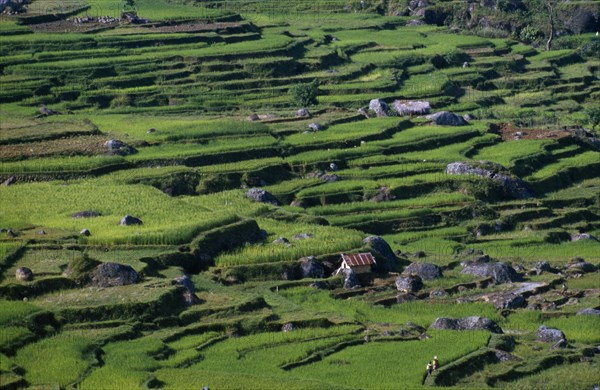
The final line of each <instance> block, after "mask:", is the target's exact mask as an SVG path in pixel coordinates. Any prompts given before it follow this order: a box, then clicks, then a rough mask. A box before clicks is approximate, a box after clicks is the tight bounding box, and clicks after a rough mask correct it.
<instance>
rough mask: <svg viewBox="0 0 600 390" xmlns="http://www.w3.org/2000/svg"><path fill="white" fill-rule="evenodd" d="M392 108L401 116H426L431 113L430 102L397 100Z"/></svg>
mask: <svg viewBox="0 0 600 390" xmlns="http://www.w3.org/2000/svg"><path fill="white" fill-rule="evenodd" d="M392 107H393V108H394V110H395V111H396V112H397V113H398V115H400V116H413V115H425V114H429V112H430V111H431V105H430V104H429V102H426V101H421V100H395V101H394V103H393V104H392Z"/></svg>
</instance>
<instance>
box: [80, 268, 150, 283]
mask: <svg viewBox="0 0 600 390" xmlns="http://www.w3.org/2000/svg"><path fill="white" fill-rule="evenodd" d="M90 277H91V280H92V285H94V286H97V287H116V286H126V285H129V284H134V283H137V282H138V281H139V280H140V276H139V274H138V273H137V272H136V271H135V270H134V269H133V268H131V266H129V265H124V264H118V263H102V264H100V265H99V266H97V267H96V269H95V270H94V271H93V272H92V273H91V275H90Z"/></svg>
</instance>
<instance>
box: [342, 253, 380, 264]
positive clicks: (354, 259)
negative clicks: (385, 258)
mask: <svg viewBox="0 0 600 390" xmlns="http://www.w3.org/2000/svg"><path fill="white" fill-rule="evenodd" d="M342 261H345V262H346V264H347V265H348V267H358V266H361V265H374V264H376V263H375V258H374V257H373V255H372V254H370V253H356V254H352V255H346V254H342Z"/></svg>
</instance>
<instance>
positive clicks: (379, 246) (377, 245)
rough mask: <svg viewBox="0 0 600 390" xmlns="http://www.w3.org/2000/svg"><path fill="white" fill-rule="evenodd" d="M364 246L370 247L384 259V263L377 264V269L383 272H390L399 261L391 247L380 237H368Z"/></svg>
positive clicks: (364, 241)
mask: <svg viewBox="0 0 600 390" xmlns="http://www.w3.org/2000/svg"><path fill="white" fill-rule="evenodd" d="M362 242H363V244H365V245H369V246H370V247H371V249H372V251H373V252H376V253H377V254H379V255H380V257H381V258H383V261H378V262H377V268H378V269H379V270H380V271H382V272H390V271H391V270H392V269H393V268H394V266H395V265H396V263H397V262H398V259H397V258H396V255H395V254H394V252H393V251H392V248H391V247H390V245H389V244H388V243H387V242H386V241H385V240H384V239H383V238H381V237H379V236H368V237H365V238H364V239H363V241H362Z"/></svg>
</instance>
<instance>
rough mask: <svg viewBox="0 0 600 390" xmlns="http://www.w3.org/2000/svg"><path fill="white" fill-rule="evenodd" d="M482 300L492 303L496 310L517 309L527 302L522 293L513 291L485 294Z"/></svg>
mask: <svg viewBox="0 0 600 390" xmlns="http://www.w3.org/2000/svg"><path fill="white" fill-rule="evenodd" d="M484 300H485V301H487V302H490V303H492V304H493V305H494V307H495V308H496V310H503V309H511V310H512V309H517V308H519V307H523V306H525V304H526V303H527V302H526V301H525V298H524V297H523V295H521V294H514V293H497V294H491V295H487V296H485V297H484Z"/></svg>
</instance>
